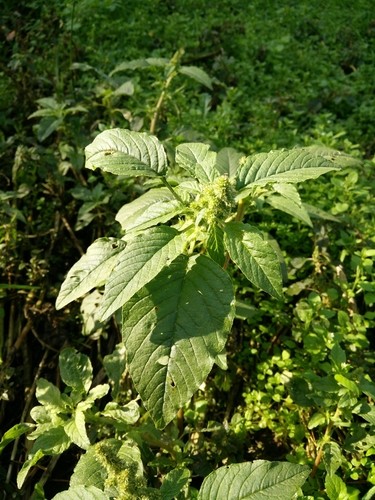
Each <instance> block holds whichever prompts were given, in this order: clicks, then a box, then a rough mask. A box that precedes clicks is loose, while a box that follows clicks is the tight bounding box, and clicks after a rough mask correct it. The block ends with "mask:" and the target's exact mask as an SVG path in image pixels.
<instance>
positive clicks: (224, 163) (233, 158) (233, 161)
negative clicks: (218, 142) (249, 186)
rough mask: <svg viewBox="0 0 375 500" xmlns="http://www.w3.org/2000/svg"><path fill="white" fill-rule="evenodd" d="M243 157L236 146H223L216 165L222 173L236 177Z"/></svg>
mask: <svg viewBox="0 0 375 500" xmlns="http://www.w3.org/2000/svg"><path fill="white" fill-rule="evenodd" d="M242 157H243V154H241V153H239V152H238V151H236V150H235V149H234V148H223V149H221V150H220V151H219V152H218V154H217V158H216V166H217V168H218V170H219V171H220V173H221V174H222V175H223V174H227V175H228V177H235V176H236V173H237V170H238V167H239V164H240V159H241V158H242Z"/></svg>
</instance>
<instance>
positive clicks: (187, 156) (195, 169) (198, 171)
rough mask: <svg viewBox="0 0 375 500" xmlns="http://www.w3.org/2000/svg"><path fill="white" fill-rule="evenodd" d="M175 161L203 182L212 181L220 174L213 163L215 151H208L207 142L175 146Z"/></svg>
mask: <svg viewBox="0 0 375 500" xmlns="http://www.w3.org/2000/svg"><path fill="white" fill-rule="evenodd" d="M176 163H177V164H178V165H180V166H181V167H183V168H184V169H185V170H187V172H189V174H190V175H191V176H193V177H196V178H197V179H198V180H200V181H201V182H203V183H207V182H212V181H213V180H214V179H216V178H217V177H219V176H220V175H221V174H220V171H219V170H218V169H217V167H216V165H215V163H216V153H215V152H214V151H210V146H208V145H207V144H202V143H196V142H191V143H185V144H180V145H179V146H177V148H176Z"/></svg>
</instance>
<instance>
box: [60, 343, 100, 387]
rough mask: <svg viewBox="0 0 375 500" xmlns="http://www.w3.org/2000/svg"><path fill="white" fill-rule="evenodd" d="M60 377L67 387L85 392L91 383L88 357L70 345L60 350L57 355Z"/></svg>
mask: <svg viewBox="0 0 375 500" xmlns="http://www.w3.org/2000/svg"><path fill="white" fill-rule="evenodd" d="M59 366H60V375H61V379H62V381H63V382H64V384H66V385H67V386H68V387H72V388H73V389H74V390H75V391H77V392H78V393H80V394H87V392H88V391H89V389H90V386H91V383H92V375H93V370H92V365H91V361H90V359H89V358H88V357H87V356H86V355H85V354H81V353H79V352H77V351H76V350H75V349H74V348H72V347H67V348H66V349H64V350H63V351H61V353H60V356H59Z"/></svg>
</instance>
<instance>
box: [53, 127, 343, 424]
mask: <svg viewBox="0 0 375 500" xmlns="http://www.w3.org/2000/svg"><path fill="white" fill-rule="evenodd" d="M340 160H341V161H342V162H350V161H351V160H350V159H349V158H348V157H347V156H344V155H340V154H338V153H336V152H334V151H331V150H328V149H327V148H302V149H293V150H281V151H271V152H270V153H261V154H255V155H251V156H249V157H247V158H246V157H242V156H241V155H239V154H238V153H236V152H234V151H233V150H231V149H225V150H222V151H220V152H219V153H216V152H213V151H210V150H209V146H207V145H206V144H200V143H187V144H181V145H179V146H178V147H177V148H176V155H175V165H174V166H173V167H170V166H169V165H168V163H167V156H166V153H165V151H164V148H163V146H162V144H161V143H160V142H159V141H158V140H157V138H156V137H155V136H152V135H147V134H144V133H138V132H132V131H128V130H121V129H113V130H107V131H104V132H102V133H101V134H99V135H98V136H97V137H96V138H95V140H94V141H93V143H92V144H90V145H89V146H87V148H86V167H87V168H91V169H95V168H101V169H102V170H103V171H104V172H111V173H113V174H117V175H121V176H125V177H130V176H132V177H133V176H136V177H143V178H145V177H148V178H150V181H149V183H150V184H148V185H149V186H150V188H149V189H148V190H146V191H145V192H144V193H143V194H142V195H141V196H140V197H139V198H137V199H136V200H134V201H132V202H131V203H128V204H126V205H125V206H124V207H122V208H121V209H120V211H119V212H118V214H117V216H116V220H117V221H118V222H119V223H120V224H121V226H122V228H123V230H124V232H125V234H124V236H123V237H122V238H100V239H98V240H96V241H95V242H94V243H93V244H92V245H91V246H90V247H89V249H88V251H87V254H86V255H84V256H83V257H82V258H81V259H80V260H79V261H78V262H77V263H76V264H75V265H74V266H73V267H72V269H71V270H70V271H69V273H68V276H67V278H66V280H65V281H64V283H63V285H62V287H61V290H60V293H59V296H58V298H57V302H56V307H57V308H62V307H64V306H66V305H67V304H68V303H69V302H71V301H72V300H75V299H77V298H79V297H81V296H82V295H84V294H85V293H87V292H89V291H90V290H91V289H92V288H94V287H102V286H103V285H104V293H103V296H102V301H101V306H100V310H99V314H98V316H99V318H100V319H101V320H102V321H104V320H105V319H107V318H108V317H109V316H111V315H112V314H113V313H115V312H116V311H117V310H118V309H120V308H122V315H123V316H122V324H123V341H124V344H125V347H126V350H127V361H128V364H129V371H130V375H131V377H132V380H133V382H134V385H135V387H136V389H137V391H138V392H139V394H140V396H141V398H142V401H143V403H144V404H145V406H146V408H147V409H148V411H149V412H150V414H151V416H152V418H153V420H154V422H155V424H156V426H157V427H160V428H164V427H165V426H166V425H167V424H168V423H169V422H170V421H171V420H172V419H173V418H174V416H175V414H176V411H177V410H178V409H179V408H181V407H182V406H183V405H184V404H186V403H187V402H188V401H189V399H190V398H191V396H192V394H193V393H194V392H195V391H196V390H197V389H198V388H199V386H200V385H201V384H202V383H203V382H204V381H205V379H206V377H207V375H208V374H209V372H210V371H211V369H212V366H213V364H214V363H217V364H219V365H220V366H225V354H224V353H225V345H226V342H227V338H228V334H229V332H230V329H231V325H232V321H233V318H234V315H235V295H234V289H233V283H232V280H231V277H230V272H229V269H230V268H229V264H230V261H232V262H233V263H234V265H235V269H236V268H237V269H239V270H240V271H241V272H242V273H243V274H244V275H245V276H246V278H247V279H248V280H249V281H250V282H251V283H252V284H253V285H255V286H256V287H259V288H261V289H262V290H264V291H265V292H267V293H269V294H270V295H271V296H272V297H274V298H275V299H281V298H282V285H283V283H282V273H281V266H280V251H279V250H278V248H277V246H276V243H275V242H274V241H272V240H270V239H269V238H268V237H267V235H265V234H264V233H262V232H261V231H260V230H259V229H258V228H257V227H256V225H254V224H251V223H250V222H251V217H252V216H254V214H255V213H256V212H257V208H258V207H260V206H261V204H262V203H264V202H268V203H270V204H271V205H276V206H277V208H279V209H282V210H284V211H286V212H287V213H289V214H292V215H294V216H295V217H297V218H299V219H302V220H303V221H304V222H307V223H311V222H310V218H309V213H308V210H307V209H306V208H305V207H304V205H303V203H302V202H301V199H300V197H299V195H298V192H297V190H296V188H295V184H296V183H298V182H301V181H304V180H307V179H312V178H315V177H318V176H320V175H321V174H324V173H326V172H329V171H332V170H336V169H338V168H339V166H338V165H339V164H340ZM146 186H147V183H146ZM275 200H278V202H277V203H275ZM167 222H169V223H170V224H169V225H166V224H165V223H167Z"/></svg>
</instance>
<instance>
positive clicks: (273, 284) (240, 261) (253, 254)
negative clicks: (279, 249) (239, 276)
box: [224, 222, 282, 299]
mask: <svg viewBox="0 0 375 500" xmlns="http://www.w3.org/2000/svg"><path fill="white" fill-rule="evenodd" d="M224 244H225V247H226V249H227V250H228V253H229V256H230V258H231V259H232V260H233V262H235V263H236V264H237V266H238V267H239V268H240V269H241V271H242V272H243V273H244V275H245V276H246V278H247V279H248V280H249V281H251V283H253V284H254V285H256V286H258V287H259V288H261V289H262V290H264V291H265V292H267V293H269V294H270V295H272V296H273V297H275V298H277V299H281V298H282V275H281V267H280V262H279V258H278V256H277V254H276V252H275V250H274V249H273V248H272V246H271V245H270V243H269V242H268V241H267V240H265V239H264V237H263V235H262V233H261V232H260V231H258V230H257V229H256V228H255V227H253V226H250V225H249V224H242V223H241V222H229V223H228V224H226V226H225V228H224Z"/></svg>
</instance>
